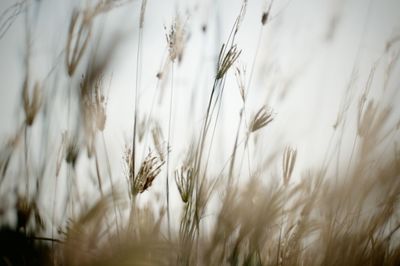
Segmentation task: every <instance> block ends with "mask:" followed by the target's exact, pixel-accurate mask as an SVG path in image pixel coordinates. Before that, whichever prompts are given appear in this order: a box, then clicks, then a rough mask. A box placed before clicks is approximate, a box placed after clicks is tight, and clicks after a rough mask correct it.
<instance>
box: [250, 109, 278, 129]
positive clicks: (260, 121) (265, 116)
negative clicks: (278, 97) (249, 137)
mask: <svg viewBox="0 0 400 266" xmlns="http://www.w3.org/2000/svg"><path fill="white" fill-rule="evenodd" d="M272 120H274V117H273V115H272V111H271V110H267V108H266V107H265V106H263V107H261V108H260V110H258V112H257V113H256V114H255V115H254V117H253V119H252V120H251V122H250V125H249V132H250V133H251V132H256V131H257V130H259V129H261V128H263V127H265V126H267V125H268V124H269V123H271V122H272Z"/></svg>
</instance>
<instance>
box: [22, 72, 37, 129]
mask: <svg viewBox="0 0 400 266" xmlns="http://www.w3.org/2000/svg"><path fill="white" fill-rule="evenodd" d="M28 79H29V77H28V75H26V77H25V81H24V85H23V87H22V99H23V105H24V111H25V117H26V118H25V122H26V124H27V125H28V126H32V124H33V122H34V121H35V117H36V116H37V114H38V112H39V109H40V107H41V105H42V95H41V90H40V85H39V82H36V83H35V85H34V87H33V93H32V98H30V96H29V80H28Z"/></svg>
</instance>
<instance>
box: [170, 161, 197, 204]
mask: <svg viewBox="0 0 400 266" xmlns="http://www.w3.org/2000/svg"><path fill="white" fill-rule="evenodd" d="M175 183H176V186H177V188H178V191H179V194H180V195H181V199H182V201H183V202H184V203H187V202H188V200H189V196H190V195H191V189H192V188H193V185H194V180H193V170H192V168H190V167H188V166H182V167H181V168H180V169H178V170H176V171H175Z"/></svg>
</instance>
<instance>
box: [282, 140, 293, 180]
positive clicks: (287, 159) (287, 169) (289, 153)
mask: <svg viewBox="0 0 400 266" xmlns="http://www.w3.org/2000/svg"><path fill="white" fill-rule="evenodd" d="M296 156H297V150H296V149H294V148H291V147H289V146H287V147H285V150H284V152H283V158H282V171H283V184H284V185H285V186H287V185H288V184H289V181H290V177H291V176H292V172H293V169H294V165H295V163H296Z"/></svg>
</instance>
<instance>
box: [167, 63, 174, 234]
mask: <svg viewBox="0 0 400 266" xmlns="http://www.w3.org/2000/svg"><path fill="white" fill-rule="evenodd" d="M173 95H174V62H172V65H171V94H170V99H169V118H168V141H167V143H168V144H167V182H166V187H165V189H166V192H167V220H168V237H169V238H171V220H170V206H169V166H170V152H169V147H170V143H171V118H172V103H173V102H172V100H173Z"/></svg>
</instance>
